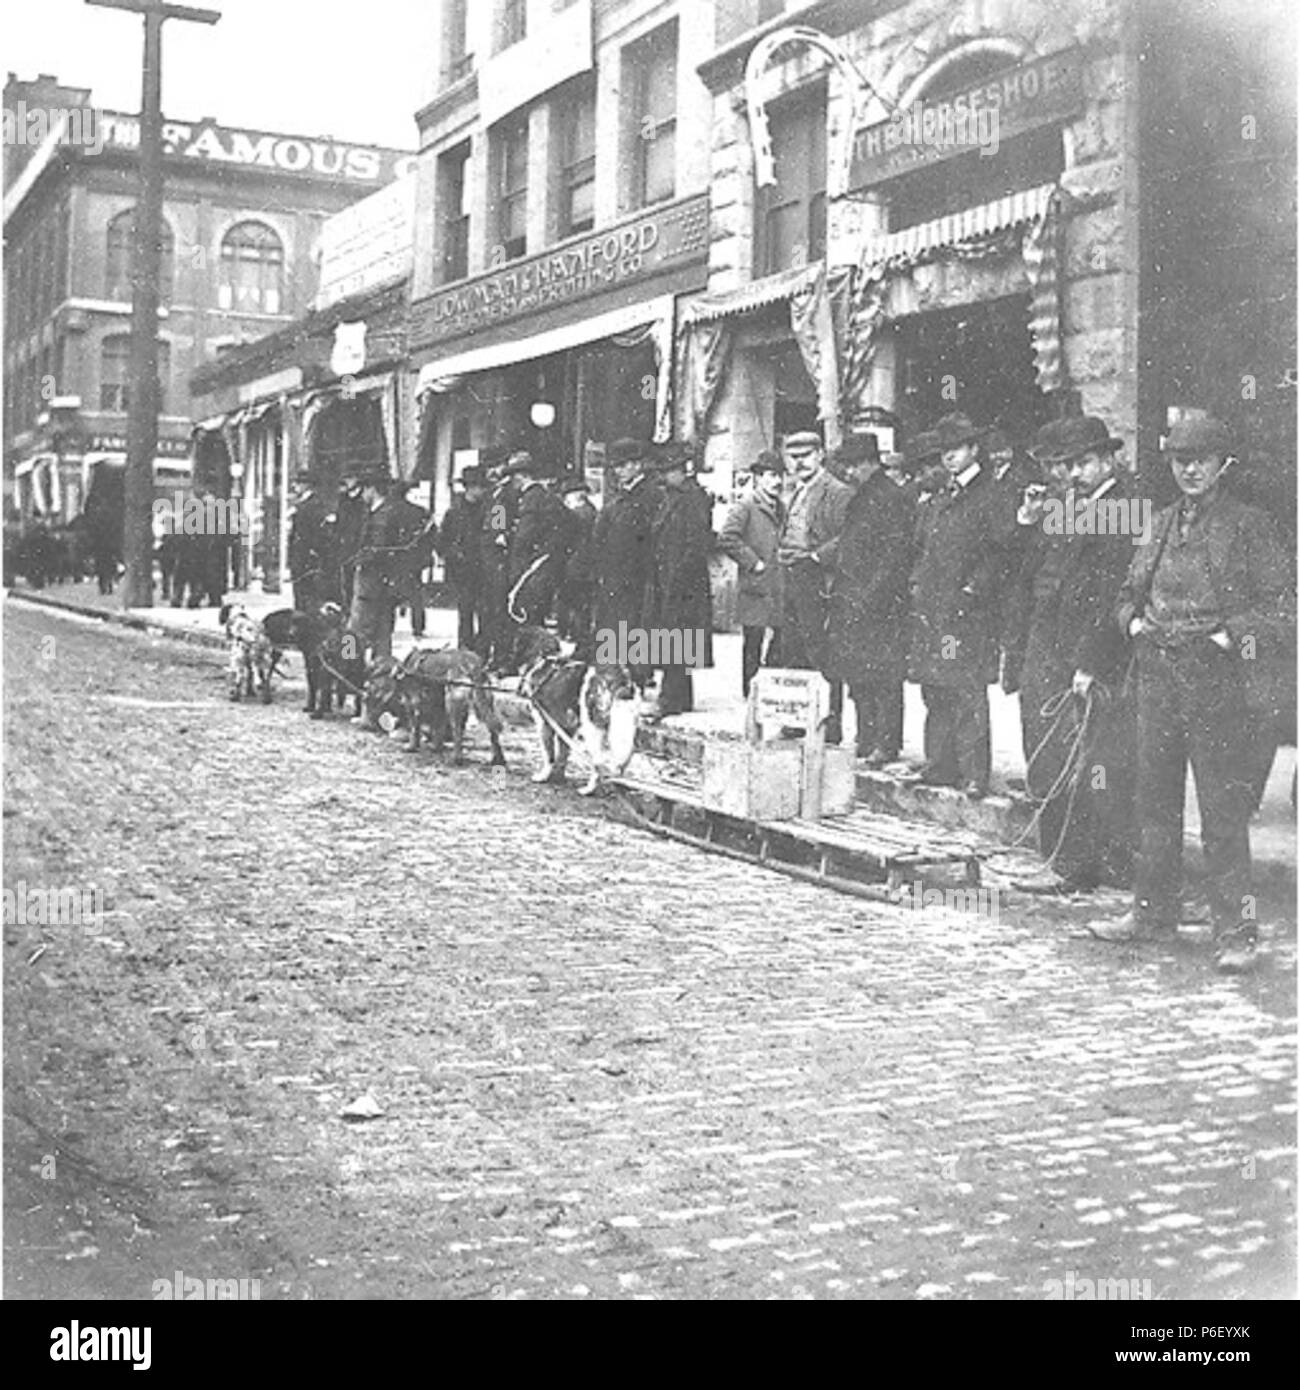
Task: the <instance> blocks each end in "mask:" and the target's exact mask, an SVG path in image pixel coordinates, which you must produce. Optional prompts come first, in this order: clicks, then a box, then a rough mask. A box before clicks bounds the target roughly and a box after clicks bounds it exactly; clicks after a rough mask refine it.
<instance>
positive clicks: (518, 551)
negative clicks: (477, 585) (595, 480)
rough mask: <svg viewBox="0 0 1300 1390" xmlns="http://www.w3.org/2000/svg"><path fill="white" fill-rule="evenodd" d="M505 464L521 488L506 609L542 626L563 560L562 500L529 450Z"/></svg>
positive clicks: (514, 616)
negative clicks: (544, 478)
mask: <svg viewBox="0 0 1300 1390" xmlns="http://www.w3.org/2000/svg"><path fill="white" fill-rule="evenodd" d="M506 468H507V472H508V473H509V474H510V475H511V476H512V477H514V478H515V479H516V480H517V485H518V488H519V496H518V506H517V508H516V511H515V524H514V528H513V530H512V531H511V534H510V545H509V549H508V572H509V579H510V591H509V595H508V597H507V600H506V610H507V613H508V615H509V617H510V619H511V621H512V622H523V623H528V624H531V625H532V626H534V627H538V626H541V624H542V623H544V622H545V621H546V619H547V618H548V617H549V616H550V613H551V608H552V605H553V604H554V602H555V591H556V589H557V588H558V586H559V582H560V574H561V568H562V566H563V563H564V536H565V518H564V503H563V502H561V501H560V499H559V498H558V497H557V496H556V495H555V494H554V493H553V492H552V491H551V490H550V488H548V487H547V486H546V484H545V483H544V482H543V481H542V479H541V477H540V475H539V470H538V467H537V463H536V460H535V459H534V458H533V455H532V454H530V453H529V452H528V451H527V450H520V451H519V452H518V453H516V454H513V455H511V457H510V459H509V461H508V463H507V465H506Z"/></svg>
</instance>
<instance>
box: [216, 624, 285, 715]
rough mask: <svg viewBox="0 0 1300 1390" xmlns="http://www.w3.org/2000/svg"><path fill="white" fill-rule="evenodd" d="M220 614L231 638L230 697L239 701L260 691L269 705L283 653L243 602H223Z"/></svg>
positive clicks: (228, 667) (228, 669)
mask: <svg viewBox="0 0 1300 1390" xmlns="http://www.w3.org/2000/svg"><path fill="white" fill-rule="evenodd" d="M220 616H221V622H222V625H223V626H224V627H225V629H226V637H227V638H228V639H229V641H230V652H229V660H228V662H227V665H226V675H227V678H228V680H229V683H230V698H231V699H232V700H239V699H240V698H241V697H242V696H244V695H249V696H252V695H253V694H254V692H256V693H257V694H258V695H260V696H261V699H262V703H263V704H264V705H269V704H270V703H271V677H272V676H273V675H274V674H275V668H276V663H277V662H278V660H279V658H280V652H279V651H278V649H277V648H276V647H275V645H274V643H272V641H271V639H270V638H269V637H268V636H267V634H266V629H265V628H264V627H263V626H262V624H261V623H260V622H259V621H258V620H257V619H256V618H254V617H253V616H252V615H251V614H250V613H249V611H248V610H247V609H246V608H244V607H243V605H242V604H241V605H236V604H229V603H225V604H222V606H221V615H220Z"/></svg>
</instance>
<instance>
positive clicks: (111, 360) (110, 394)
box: [99, 333, 172, 414]
mask: <svg viewBox="0 0 1300 1390" xmlns="http://www.w3.org/2000/svg"><path fill="white" fill-rule="evenodd" d="M171 374H172V353H171V344H170V343H166V342H163V341H162V340H161V339H159V342H158V409H159V411H160V412H161V413H163V414H166V411H167V397H168V394H169V391H168V387H169V385H170V383H171ZM130 381H131V335H130V334H129V333H114V334H113V335H112V336H110V337H108V338H105V339H104V341H103V343H102V344H101V345H100V349H99V408H100V410H111V411H116V412H119V413H122V414H125V413H126V411H127V410H129V409H130V408H131V387H130Z"/></svg>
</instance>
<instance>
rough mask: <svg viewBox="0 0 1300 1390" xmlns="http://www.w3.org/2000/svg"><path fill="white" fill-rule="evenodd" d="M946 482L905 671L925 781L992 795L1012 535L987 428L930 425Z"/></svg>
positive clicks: (915, 579) (930, 510) (917, 587)
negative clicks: (987, 457)
mask: <svg viewBox="0 0 1300 1390" xmlns="http://www.w3.org/2000/svg"><path fill="white" fill-rule="evenodd" d="M936 432H937V443H938V447H939V450H940V453H941V455H942V459H943V466H944V470H945V472H946V473H947V475H948V485H947V487H946V488H944V489H943V490H942V491H940V492H937V493H935V494H934V495H933V496H932V497H931V498H930V499H929V501H928V502H926V503H925V504H924V505H923V506H922V509H921V515H920V519H919V531H918V539H919V555H918V559H917V562H916V567H915V569H914V570H913V573H912V581H911V615H910V623H909V628H910V641H909V652H908V668H909V672H910V674H911V678H912V679H913V680H914V681H918V682H920V685H921V698H922V699H923V700H924V701H925V706H926V720H925V767H924V768H923V770H922V774H921V775H922V780H923V781H925V782H927V783H929V784H931V785H936V786H960V787H961V788H962V789H963V790H964V791H965V792H966V794H967V795H968V796H972V797H982V796H984V795H985V794H986V793H987V791H988V786H989V775H990V758H991V749H990V742H989V704H988V687H989V685H990V684H991V683H992V682H993V681H995V680H996V679H997V675H998V634H999V628H1000V624H1001V594H1000V592H999V591H1000V588H1001V584H1000V580H1001V578H1002V575H1003V573H1004V569H1005V557H1004V554H1003V547H1004V546H1005V544H1006V542H1007V541H1008V540H1009V539H1010V538H1011V536H1012V535H1013V533H1014V531H1015V505H1014V501H1013V499H1012V497H1011V494H1010V491H1009V490H1008V489H1007V488H1006V487H1004V486H1003V484H1002V483H1001V482H999V481H997V480H995V479H994V478H993V477H992V475H991V472H989V471H988V470H986V469H985V467H984V460H983V457H982V455H981V453H980V443H981V440H982V438H983V436H984V431H983V430H982V429H980V428H979V427H978V426H976V425H975V424H973V423H972V422H971V420H970V419H969V417H968V416H966V415H963V414H959V413H954V414H951V415H947V416H945V417H944V418H943V419H942V420H940V421H939V423H938V425H937V426H936Z"/></svg>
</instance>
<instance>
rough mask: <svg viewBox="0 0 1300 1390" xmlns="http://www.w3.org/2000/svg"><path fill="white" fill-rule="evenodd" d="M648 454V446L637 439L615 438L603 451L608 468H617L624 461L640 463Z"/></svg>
mask: <svg viewBox="0 0 1300 1390" xmlns="http://www.w3.org/2000/svg"><path fill="white" fill-rule="evenodd" d="M649 455H650V446H649V445H648V444H643V443H642V442H641V441H640V440H639V439H616V440H615V441H614V442H613V443H612V444H611V445H610V446H609V448H608V449H607V450H606V451H605V462H606V464H607V465H608V466H609V467H610V468H618V467H619V466H620V465H622V464H625V463H641V462H643V461H644V460H645V459H647V458H648V457H649Z"/></svg>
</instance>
